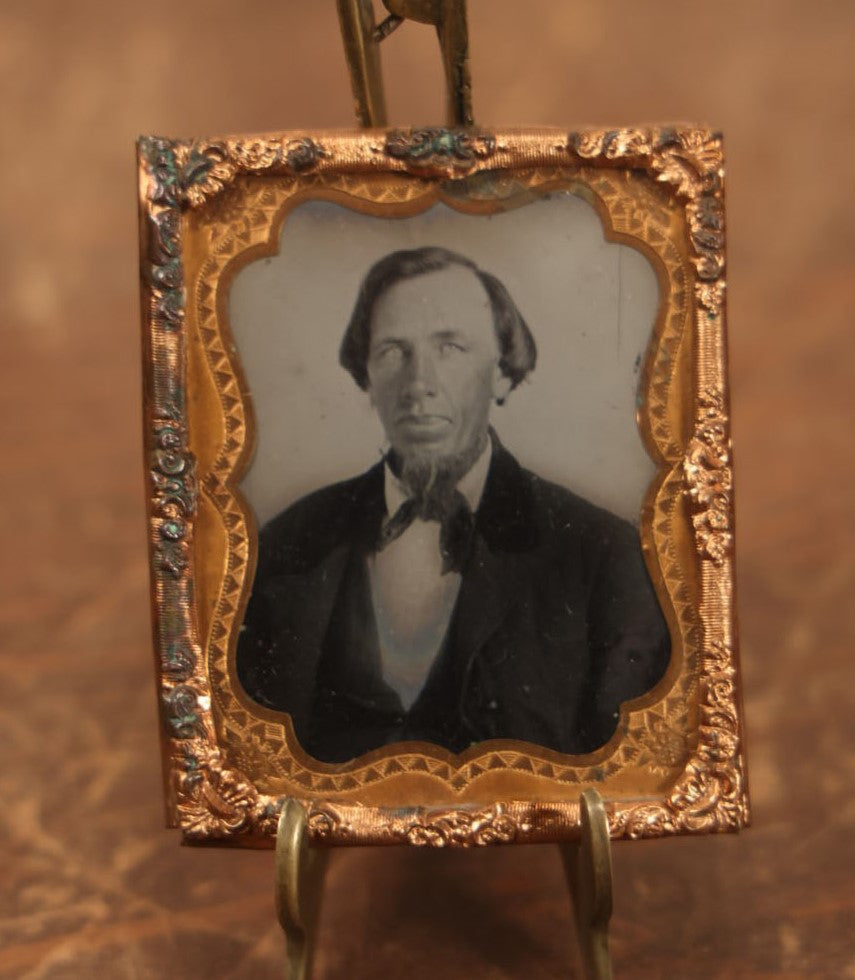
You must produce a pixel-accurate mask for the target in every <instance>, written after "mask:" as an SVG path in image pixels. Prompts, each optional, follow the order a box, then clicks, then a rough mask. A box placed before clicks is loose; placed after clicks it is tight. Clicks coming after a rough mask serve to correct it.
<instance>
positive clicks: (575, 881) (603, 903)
mask: <svg viewBox="0 0 855 980" xmlns="http://www.w3.org/2000/svg"><path fill="white" fill-rule="evenodd" d="M579 805H580V808H581V823H582V827H581V836H580V839H579V840H578V841H574V842H573V843H570V844H562V845H561V856H562V858H563V860H564V870H565V872H566V874H567V884H568V885H569V887H570V893H571V895H572V896H573V912H574V915H575V918H576V936H577V941H578V944H579V952H580V953H581V956H582V962H583V965H584V969H585V976H586V977H587V978H588V980H611V976H612V964H611V957H610V956H609V919H610V918H611V915H612V853H611V841H610V839H609V824H608V819H607V818H606V811H605V807H604V806H603V800H602V797H601V796H600V794H599V793H598V792H597V791H596V790H595V789H588V790H585V792H584V793H583V794H582V798H581V800H580V802H579Z"/></svg>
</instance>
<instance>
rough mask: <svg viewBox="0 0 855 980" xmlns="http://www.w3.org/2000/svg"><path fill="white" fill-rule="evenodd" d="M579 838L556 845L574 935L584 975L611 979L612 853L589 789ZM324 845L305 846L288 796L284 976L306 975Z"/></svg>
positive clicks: (601, 811)
mask: <svg viewBox="0 0 855 980" xmlns="http://www.w3.org/2000/svg"><path fill="white" fill-rule="evenodd" d="M579 805H580V811H581V831H580V836H579V840H578V841H572V842H571V843H567V844H561V845H560V847H561V856H562V858H563V861H564V869H565V871H566V873H567V883H568V885H569V888H570V893H571V895H572V897H573V909H574V913H575V919H576V937H577V943H578V947H579V953H580V956H581V959H582V965H583V975H584V976H585V977H586V978H587V980H611V976H612V968H611V960H610V958H609V932H608V927H609V919H610V918H611V914H612V858H611V842H610V840H609V825H608V820H607V819H606V811H605V808H604V807H603V801H602V798H601V796H600V794H599V793H598V792H597V791H596V790H595V789H588V790H585V792H584V793H583V794H582V797H581V800H580V804H579ZM328 854H329V852H328V850H326V849H325V848H312V847H309V839H308V833H307V828H306V812H305V810H304V809H303V807H302V806H301V805H300V804H299V803H297V801H296V800H287V801H286V803H285V806H284V807H283V808H282V813H281V815H280V817H279V829H278V831H277V834H276V911H277V914H278V916H279V922H280V924H281V926H282V929H283V930H284V932H285V938H286V942H287V945H288V972H287V974H286V975H287V977H288V980H309V978H310V976H311V966H312V955H313V953H314V947H315V935H316V927H317V921H318V912H319V910H320V901H321V888H322V884H323V877H324V871H325V870H326V864H327V857H328Z"/></svg>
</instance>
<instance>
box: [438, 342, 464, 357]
mask: <svg viewBox="0 0 855 980" xmlns="http://www.w3.org/2000/svg"><path fill="white" fill-rule="evenodd" d="M439 349H440V350H441V351H442V353H443V354H465V353H466V347H465V346H464V345H463V344H461V343H459V342H458V341H456V340H444V341H443V342H442V343H441V344H440V347H439Z"/></svg>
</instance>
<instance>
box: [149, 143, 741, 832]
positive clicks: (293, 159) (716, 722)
mask: <svg viewBox="0 0 855 980" xmlns="http://www.w3.org/2000/svg"><path fill="white" fill-rule="evenodd" d="M475 178H477V179H475ZM722 180H723V160H722V150H721V141H720V139H719V138H718V137H717V136H716V135H715V134H713V133H711V132H709V131H706V130H698V129H687V128H681V129H673V128H659V129H650V130H614V131H593V132H585V133H574V134H569V135H568V134H566V133H561V132H558V131H540V132H533V133H517V132H508V133H501V132H497V133H487V132H483V131H472V130H466V131H463V130H461V131H456V130H423V131H409V130H407V131H393V132H390V133H385V134H384V133H378V132H373V133H372V132H369V133H365V134H352V135H349V134H341V133H338V134H335V133H320V134H314V135H312V136H311V137H308V136H304V135H297V134H286V135H282V136H279V135H274V136H265V137H258V138H247V139H226V140H218V141H206V142H181V141H169V140H159V139H143V140H141V141H140V198H141V219H142V225H141V227H142V247H143V256H144V259H143V263H144V270H143V271H144V279H143V310H144V336H145V348H146V349H145V378H146V387H145V398H146V433H147V451H148V454H149V460H150V464H151V465H150V471H149V472H150V534H151V547H152V576H153V610H154V624H155V634H156V645H157V655H158V665H159V673H160V679H161V681H160V682H161V691H162V695H161V700H162V708H163V735H164V738H163V746H164V764H165V774H166V784H167V800H168V812H169V815H170V819H171V820H172V822H173V823H174V824H177V825H179V826H181V828H182V829H183V831H184V833H185V835H186V836H187V837H188V838H189V839H193V840H222V841H226V842H233V843H260V842H264V841H266V840H269V839H271V838H272V836H273V835H275V831H276V822H277V817H278V813H279V810H280V808H281V804H282V800H283V799H284V797H286V796H292V797H296V798H297V799H300V800H302V801H304V802H305V803H306V804H307V806H308V808H309V826H310V830H311V832H312V833H313V834H314V835H315V836H316V837H318V838H324V839H327V840H329V841H330V842H333V843H342V844H344V843H353V844H361V843H395V842H408V843H412V844H431V845H438V846H444V845H464V846H465V845H469V844H486V843H494V842H511V841H519V842H522V841H550V840H561V839H567V838H569V837H573V836H574V835H575V832H576V829H577V827H578V821H579V814H578V804H577V802H576V801H577V800H578V798H579V794H580V793H581V792H582V791H583V790H584V789H585V788H586V787H588V786H595V787H596V788H597V789H598V790H599V792H600V793H601V794H602V795H603V797H604V799H605V800H606V803H607V809H608V814H609V822H610V829H611V834H612V836H613V837H646V836H661V835H664V834H670V833H684V832H694V831H718V830H735V829H738V828H739V827H740V826H743V825H744V824H745V823H746V822H747V819H748V809H747V797H746V792H745V785H744V773H743V759H742V752H741V742H740V734H741V733H740V719H739V708H738V689H737V666H736V649H735V628H734V612H733V570H732V530H731V529H732V493H731V465H730V453H729V444H730V443H729V424H728V412H727V386H726V362H725V341H724V250H723V222H724V216H723V202H722V194H723V188H722ZM555 189H564V190H570V191H573V192H574V193H577V194H580V195H581V196H583V197H585V198H586V199H587V200H589V201H590V202H591V203H592V204H593V205H594V206H595V207H596V209H597V211H598V213H599V215H600V218H601V220H602V223H603V229H604V233H605V235H606V237H607V238H608V239H610V240H613V241H617V240H619V241H622V242H624V243H627V244H630V245H632V246H634V247H636V248H638V249H640V250H642V251H643V252H644V253H645V254H646V255H647V256H648V258H649V259H650V260H651V262H652V263H653V265H654V267H655V269H656V271H657V274H658V277H659V282H660V291H661V299H662V302H661V304H660V312H659V316H658V320H657V323H656V326H655V329H654V335H653V338H652V340H651V344H650V348H649V350H648V354H647V360H646V364H645V367H644V376H643V381H642V392H643V396H644V397H643V400H642V409H641V411H640V418H639V423H640V427H641V431H642V435H643V436H644V439H645V443H646V445H647V447H648V450H649V452H650V454H651V456H652V457H653V458H654V460H655V461H656V462H657V464H658V476H657V479H656V480H655V481H654V484H653V486H652V487H651V488H650V491H649V493H648V495H647V498H646V501H645V504H644V507H643V512H642V538H643V544H644V548H645V556H646V560H647V563H648V569H649V571H650V573H651V577H652V579H653V581H654V584H655V586H656V589H657V593H658V595H659V598H660V602H661V605H662V607H663V610H664V612H665V614H666V617H667V619H668V623H669V627H670V632H671V637H672V646H673V655H672V662H671V666H670V667H669V670H668V672H667V674H666V676H665V677H664V678H663V680H662V681H661V682H660V683H659V684H658V685H657V687H656V688H655V689H654V690H653V691H652V692H650V693H649V694H648V695H646V696H644V697H643V698H640V699H637V700H636V701H635V702H633V703H632V706H631V710H629V709H627V708H626V707H625V708H624V709H623V710H622V712H621V718H620V723H619V726H618V729H617V732H616V733H615V736H614V737H613V738H612V739H611V741H610V742H609V743H608V744H607V745H606V746H604V747H602V748H601V749H599V750H598V751H596V752H594V753H591V754H590V755H586V756H580V757H573V756H567V755H561V754H559V753H557V752H554V751H551V750H547V749H543V748H538V747H535V746H532V745H530V744H528V743H523V742H514V741H509V740H503V741H497V742H485V743H482V744H479V745H476V746H473V747H472V748H470V749H469V750H467V751H466V752H465V753H463V754H462V755H460V756H454V755H452V754H451V753H449V752H447V751H446V750H444V749H441V748H438V747H435V746H430V745H428V744H427V743H423V747H422V748H421V749H420V751H402V750H401V749H400V748H397V749H396V748H395V747H394V746H390V747H388V748H384V749H382V750H375V751H373V752H371V753H369V754H367V755H365V756H362V757H360V758H359V759H357V760H355V761H354V762H352V763H347V764H336V765H329V764H324V763H319V762H317V761H315V760H313V759H311V758H310V757H309V756H307V755H306V754H305V753H304V752H303V751H302V750H301V749H300V747H299V745H298V744H297V743H296V740H295V738H294V733H293V729H292V727H291V725H290V720H289V719H288V718H287V716H284V715H282V714H279V713H276V712H272V711H268V710H265V709H263V708H260V707H259V706H257V705H255V704H254V703H252V702H251V701H249V700H248V699H247V698H246V697H245V695H244V694H243V693H242V692H241V691H240V689H239V687H238V684H237V681H236V677H235V672H234V646H235V642H236V637H237V630H238V627H239V625H240V622H241V619H242V616H243V609H244V607H245V603H246V599H247V596H248V593H249V589H250V586H251V579H252V573H253V570H254V561H255V556H254V549H255V541H256V532H255V528H254V526H253V518H252V516H251V514H250V512H249V510H248V508H247V506H246V505H245V503H244V502H243V501H242V499H241V497H240V495H239V493H238V492H237V490H236V486H237V484H238V481H239V479H240V475H241V473H242V471H243V468H244V467H245V465H246V461H247V460H248V458H249V453H250V452H251V448H252V440H253V420H252V417H251V409H250V403H249V401H248V400H247V398H246V394H247V391H246V384H245V381H244V379H243V375H242V372H241V368H240V363H239V358H238V352H237V351H236V350H235V348H234V345H233V343H232V341H231V337H230V332H229V325H228V323H227V316H226V311H227V295H228V288H229V284H230V282H231V280H232V277H233V276H234V275H235V273H236V272H237V271H238V270H239V269H240V268H241V267H242V266H244V265H245V264H246V263H247V262H249V261H252V260H254V259H256V258H258V257H259V256H261V255H264V254H272V253H273V252H275V250H276V248H277V244H278V238H279V232H280V230H281V226H282V222H283V221H286V220H287V214H288V212H289V211H290V209H291V208H293V207H294V206H296V205H297V204H298V203H300V202H302V201H304V200H307V199H312V198H321V199H325V200H331V201H335V202H337V203H339V204H342V205H344V206H345V207H349V208H352V209H354V210H358V211H360V212H363V213H368V214H382V215H397V216H405V215H408V214H414V213H416V212H418V211H421V210H423V209H424V208H425V207H427V206H428V205H429V204H431V203H434V202H436V201H443V202H445V203H446V204H447V205H449V206H450V207H452V208H455V209H457V210H459V211H462V212H465V213H471V214H486V213H490V212H491V211H493V210H496V209H497V208H499V207H502V208H506V207H508V206H513V205H515V204H523V203H525V200H527V199H530V198H531V196H532V195H537V194H539V193H544V192H546V191H549V190H555Z"/></svg>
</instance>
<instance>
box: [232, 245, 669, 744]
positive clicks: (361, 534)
mask: <svg viewBox="0 0 855 980" xmlns="http://www.w3.org/2000/svg"><path fill="white" fill-rule="evenodd" d="M612 247H613V246H612ZM351 299H352V309H351V311H350V314H349V319H345V320H344V321H343V322H342V324H341V332H340V339H339V348H338V362H339V365H340V373H341V377H342V378H344V379H346V381H347V383H348V384H349V385H350V386H351V387H352V388H353V389H354V391H356V392H358V393H359V396H360V397H361V398H362V399H363V400H364V401H365V403H366V405H367V411H370V412H371V413H373V414H374V415H376V418H377V420H378V422H379V428H380V430H381V432H382V437H383V442H382V445H381V446H379V447H378V449H379V451H378V453H377V456H376V457H375V458H374V459H373V460H372V459H370V458H369V459H367V460H366V462H367V464H368V465H366V466H364V467H363V468H362V469H361V470H359V469H357V470H355V471H354V472H353V473H352V475H350V476H348V477H346V478H344V479H339V480H336V481H333V482H329V483H319V484H318V485H317V486H315V487H309V488H308V492H306V493H304V494H301V495H299V496H298V497H297V499H295V500H293V501H292V502H290V503H289V504H288V505H287V506H285V507H283V508H282V509H281V510H279V511H278V512H276V513H274V514H272V515H271V516H270V517H269V519H267V520H264V521H263V522H262V526H261V528H260V531H259V540H258V562H257V570H256V574H255V580H254V583H253V586H252V592H251V595H250V597H249V601H248V605H247V609H246V615H245V620H244V625H243V628H242V629H241V632H240V635H239V638H238V644H237V654H236V656H237V673H238V678H239V680H240V683H241V685H242V687H243V688H244V690H245V692H246V693H247V695H248V696H249V697H250V698H251V699H252V700H253V701H255V702H257V703H258V704H260V705H263V706H265V707H268V708H272V709H274V710H277V711H282V712H287V713H288V714H289V715H290V716H291V718H292V721H293V724H294V728H295V732H296V734H297V737H298V739H299V741H300V744H301V745H302V747H303V748H304V749H305V751H306V752H308V753H309V754H310V755H312V756H313V757H315V758H317V759H320V760H321V761H324V762H343V761H347V760H350V759H352V758H355V757H356V756H359V755H361V754H363V753H365V752H368V751H370V750H372V749H377V748H381V747H383V746H387V745H393V744H397V743H401V742H411V741H427V742H430V743H433V744H436V745H439V746H442V747H444V748H446V749H448V750H450V751H452V752H461V751H463V750H465V749H467V748H468V747H469V746H471V745H473V744H476V743H479V742H483V741H485V740H488V739H515V740H522V741H525V742H529V743H534V744H537V745H540V746H544V747H547V748H550V749H553V750H556V751H559V752H562V753H568V754H580V753H586V752H590V751H593V750H594V749H596V748H598V747H599V746H601V745H603V744H605V743H606V742H607V741H608V740H609V738H610V737H611V736H612V734H613V733H614V731H615V727H616V724H617V719H618V713H619V709H620V706H621V704H623V703H624V702H626V701H630V700H632V699H633V698H637V697H639V696H641V695H643V694H645V693H646V692H648V691H650V690H651V689H652V688H653V687H654V686H655V685H656V684H657V682H658V681H659V680H660V678H661V677H662V676H663V674H664V672H665V669H666V667H667V664H668V661H669V656H670V639H669V634H668V629H667V626H666V622H665V618H664V616H663V614H662V611H661V609H660V606H659V602H658V600H657V597H656V594H655V592H654V589H653V586H652V584H651V581H650V578H649V575H648V572H647V568H646V566H645V562H644V559H643V555H642V549H641V543H640V539H639V533H638V530H637V528H636V527H634V526H633V524H632V523H631V522H630V521H629V520H626V519H625V518H624V517H622V516H618V515H617V514H615V513H612V512H611V510H610V509H608V508H607V507H604V506H602V505H600V504H598V503H595V502H592V501H591V500H589V499H586V497H585V496H584V495H582V494H581V493H579V492H577V489H576V488H572V487H569V486H564V485H561V484H560V483H559V482H557V481H555V480H554V479H549V478H547V477H546V476H544V475H543V474H541V473H537V472H534V471H533V470H532V469H529V468H528V467H526V466H525V465H523V464H522V463H521V462H520V461H519V460H518V459H517V458H516V456H515V455H514V453H513V452H512V451H511V449H510V448H508V447H506V446H505V445H504V444H503V440H502V438H501V437H500V435H499V434H498V432H497V429H496V428H495V427H494V416H495V415H496V413H498V412H501V411H504V410H505V409H506V407H507V406H510V405H511V404H512V403H513V400H514V399H515V397H517V395H518V392H519V391H520V390H521V388H520V386H524V387H531V386H530V385H529V384H527V383H528V382H531V381H532V379H533V378H534V377H536V372H537V367H538V361H539V344H538V338H537V336H536V333H535V331H534V330H533V329H532V327H531V326H530V324H529V322H528V320H527V318H526V315H525V313H524V311H523V310H522V309H521V308H520V305H518V304H517V301H516V298H515V297H514V296H513V295H512V293H511V291H510V290H509V288H508V287H507V286H506V284H505V283H504V282H503V281H502V280H501V279H500V278H499V277H497V276H496V275H494V274H493V273H492V272H491V271H490V270H489V269H487V268H483V267H482V266H481V265H479V264H478V263H476V262H475V261H474V260H473V259H472V258H471V257H470V256H469V255H466V254H464V253H463V252H462V251H457V250H455V249H453V248H449V247H445V246H443V245H435V244H426V245H419V246H417V247H411V248H396V249H394V250H393V251H390V252H388V253H386V254H384V255H382V256H381V257H379V258H378V259H376V260H375V261H373V262H372V264H371V265H370V266H369V267H368V269H367V271H366V272H365V273H364V275H363V277H362V279H361V282H360V284H359V286H358V289H357V290H356V295H355V296H352V298H351ZM541 356H542V354H541ZM569 421H570V420H568V422H569ZM537 437H538V433H537V432H533V433H532V434H531V438H532V439H533V440H537Z"/></svg>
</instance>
